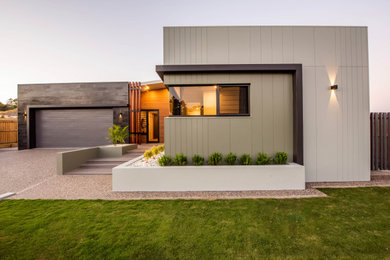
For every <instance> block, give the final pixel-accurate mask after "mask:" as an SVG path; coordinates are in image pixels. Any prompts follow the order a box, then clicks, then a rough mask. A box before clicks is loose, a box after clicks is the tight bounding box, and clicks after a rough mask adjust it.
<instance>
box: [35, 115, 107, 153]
mask: <svg viewBox="0 0 390 260" xmlns="http://www.w3.org/2000/svg"><path fill="white" fill-rule="evenodd" d="M112 124H113V110H112V109H95V108H93V109H92V108H90V109H87V108H85V109H38V110H36V111H35V138H36V143H35V144H36V147H40V148H58V147H88V146H97V145H104V144H108V143H109V141H107V139H106V136H107V134H108V128H109V127H112Z"/></svg>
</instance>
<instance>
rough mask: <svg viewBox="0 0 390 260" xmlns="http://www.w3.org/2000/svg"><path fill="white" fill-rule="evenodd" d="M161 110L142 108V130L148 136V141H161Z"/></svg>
mask: <svg viewBox="0 0 390 260" xmlns="http://www.w3.org/2000/svg"><path fill="white" fill-rule="evenodd" d="M159 129H160V127H159V111H158V109H153V110H142V111H141V132H142V135H144V136H145V137H146V138H143V139H144V140H145V139H146V142H147V143H158V142H159Z"/></svg>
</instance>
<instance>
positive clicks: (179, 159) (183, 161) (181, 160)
mask: <svg viewBox="0 0 390 260" xmlns="http://www.w3.org/2000/svg"><path fill="white" fill-rule="evenodd" d="M173 163H174V164H175V165H177V166H184V165H187V156H185V155H184V154H183V153H179V154H176V156H175V159H173Z"/></svg>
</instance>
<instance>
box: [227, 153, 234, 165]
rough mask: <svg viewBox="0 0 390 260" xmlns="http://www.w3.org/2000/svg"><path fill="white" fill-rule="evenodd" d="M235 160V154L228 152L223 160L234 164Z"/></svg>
mask: <svg viewBox="0 0 390 260" xmlns="http://www.w3.org/2000/svg"><path fill="white" fill-rule="evenodd" d="M236 161H237V155H236V154H234V153H228V155H226V156H225V162H226V163H227V164H229V165H234V164H235V163H236Z"/></svg>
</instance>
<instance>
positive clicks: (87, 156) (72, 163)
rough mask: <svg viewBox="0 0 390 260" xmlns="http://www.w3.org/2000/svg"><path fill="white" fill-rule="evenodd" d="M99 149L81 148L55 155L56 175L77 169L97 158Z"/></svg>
mask: <svg viewBox="0 0 390 260" xmlns="http://www.w3.org/2000/svg"><path fill="white" fill-rule="evenodd" d="M98 154H99V148H98V147H91V148H83V149H77V150H74V151H68V152H60V153H57V174H60V175H61V174H64V173H66V172H70V171H72V170H74V169H77V168H79V167H80V165H82V164H83V163H85V162H86V161H88V160H91V159H93V158H96V157H98Z"/></svg>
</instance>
